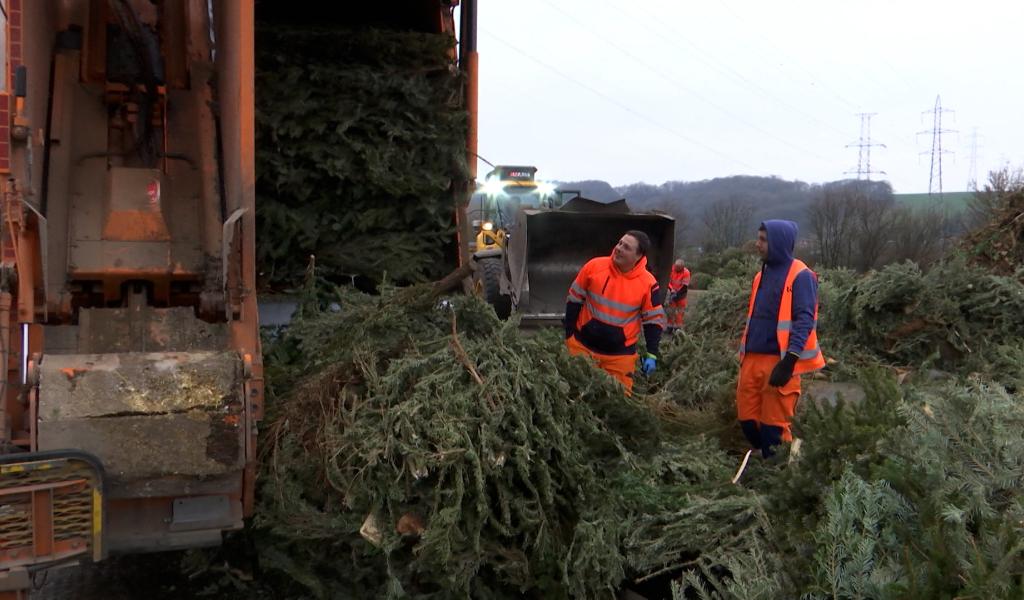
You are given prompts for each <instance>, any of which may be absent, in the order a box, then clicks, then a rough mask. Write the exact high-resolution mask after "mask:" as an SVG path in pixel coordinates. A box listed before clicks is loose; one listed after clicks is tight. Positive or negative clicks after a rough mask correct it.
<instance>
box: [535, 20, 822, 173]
mask: <svg viewBox="0 0 1024 600" xmlns="http://www.w3.org/2000/svg"><path fill="white" fill-rule="evenodd" d="M540 1H541V2H542V3H544V4H546V5H547V6H548V7H549V8H551V9H552V10H554V11H556V12H558V13H560V14H562V15H563V16H564V17H565V18H567V19H569V20H570V21H573V22H575V23H576V24H577V25H578V26H579V27H580V28H581V29H583V30H584V31H586V32H587V33H589V34H591V35H593V36H594V37H596V38H597V39H598V40H600V41H601V43H603V44H606V45H608V46H610V47H612V48H615V49H616V50H618V51H619V52H621V53H622V54H623V55H624V56H627V57H629V58H630V59H632V60H633V61H634V62H636V63H638V64H640V65H642V66H643V67H645V68H646V69H648V70H649V71H651V72H652V73H654V74H655V75H658V76H659V77H661V78H662V79H664V80H665V81H668V82H669V83H671V84H673V85H674V86H676V87H677V88H678V89H680V90H681V91H683V92H685V93H687V94H689V95H691V96H693V97H695V98H697V99H698V100H701V101H702V102H704V103H706V104H707V105H708V106H710V107H711V108H714V109H715V110H717V111H718V112H720V113H722V114H724V115H725V116H727V117H729V118H730V119H733V120H735V121H738V122H740V123H742V124H744V125H746V126H747V127H749V128H751V129H753V130H755V131H758V132H760V133H762V134H764V135H766V136H768V137H770V138H772V139H774V140H775V141H777V142H779V143H781V144H784V145H786V146H789V147H790V148H792V149H794V150H796V151H797V152H801V153H803V154H806V155H808V156H810V157H812V158H816V159H818V160H820V161H822V162H826V163H830V164H831V161H829V160H828V159H826V158H824V157H822V156H821V155H820V154H817V153H815V152H812V151H810V150H807V149H806V148H803V147H801V146H797V145H796V144H794V143H792V142H790V141H789V140H786V139H784V138H782V137H779V136H777V135H775V134H774V133H772V132H770V131H767V130H766V129H763V128H762V127H759V126H758V125H756V124H754V123H751V122H750V121H748V120H746V119H744V118H743V117H741V116H739V115H737V114H734V113H732V112H731V111H728V110H726V109H724V108H722V107H721V106H719V105H718V104H716V103H715V102H714V101H712V100H711V99H709V98H707V97H705V96H704V95H703V94H700V93H699V92H697V91H695V90H692V89H690V88H688V87H686V86H685V85H683V84H682V83H680V82H679V81H678V80H677V79H675V78H674V77H673V76H672V75H671V74H670V73H666V72H665V71H662V70H661V69H658V68H656V67H654V66H652V65H650V64H649V63H647V62H646V61H644V60H643V59H642V58H640V57H639V56H637V55H636V54H634V53H632V52H630V51H629V50H627V49H626V48H623V47H622V46H620V45H618V44H616V43H615V42H613V41H611V40H609V39H607V38H606V37H605V36H602V35H601V34H599V33H597V32H595V31H593V30H592V29H590V28H589V27H587V26H586V24H584V23H583V22H582V21H580V20H579V19H577V18H576V17H575V16H573V15H572V14H570V13H568V12H565V11H564V10H562V9H561V8H559V7H557V6H555V5H554V4H552V3H551V2H549V1H548V0H540Z"/></svg>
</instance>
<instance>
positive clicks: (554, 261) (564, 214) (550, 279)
mask: <svg viewBox="0 0 1024 600" xmlns="http://www.w3.org/2000/svg"><path fill="white" fill-rule="evenodd" d="M631 229H637V230H640V231H643V232H644V233H646V234H647V235H648V236H650V238H651V252H650V255H649V256H648V257H647V261H648V262H647V268H648V269H649V270H650V271H651V272H652V273H653V274H654V276H655V277H656V278H657V279H658V282H659V284H660V285H661V287H662V289H664V288H665V287H666V286H667V285H668V277H669V270H670V269H671V267H672V261H673V260H674V256H673V252H674V241H675V220H674V219H673V218H672V217H670V216H667V215H663V214H640V213H631V212H630V211H629V207H628V206H627V205H626V202H625V201H624V200H619V201H617V202H613V203H610V204H604V203H600V202H594V201H592V200H587V199H584V198H574V199H572V200H570V201H569V202H567V203H566V204H565V205H564V206H563V207H562V208H560V209H558V210H521V211H519V214H518V218H517V220H516V227H515V229H514V230H513V233H512V234H511V236H510V238H509V241H508V246H507V252H506V257H507V260H508V271H507V276H508V278H509V281H508V288H509V289H508V291H509V293H510V295H511V296H512V301H513V304H514V309H515V311H516V312H518V313H519V314H520V315H521V316H522V319H523V322H524V323H527V324H534V325H541V324H554V323H556V322H560V321H561V320H562V318H563V317H564V316H565V300H566V295H567V294H568V291H569V286H570V285H571V284H572V281H573V279H574V278H575V277H576V274H577V273H578V272H579V270H580V268H581V267H582V266H583V265H584V264H585V263H586V262H587V261H588V260H590V259H591V258H594V257H595V256H607V255H609V254H610V253H611V251H612V248H614V247H615V244H616V243H617V242H618V241H619V239H620V238H621V237H622V234H624V233H626V232H627V231H629V230H631Z"/></svg>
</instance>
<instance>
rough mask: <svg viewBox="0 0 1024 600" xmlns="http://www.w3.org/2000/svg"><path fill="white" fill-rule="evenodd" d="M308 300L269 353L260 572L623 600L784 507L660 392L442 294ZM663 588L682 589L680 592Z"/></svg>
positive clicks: (722, 557)
mask: <svg viewBox="0 0 1024 600" xmlns="http://www.w3.org/2000/svg"><path fill="white" fill-rule="evenodd" d="M337 301H338V303H339V304H340V307H341V308H340V310H338V311H337V312H332V311H329V310H328V311H319V310H317V309H315V308H311V307H307V308H305V309H304V312H303V314H302V315H301V318H300V319H299V320H298V322H297V323H296V324H295V325H294V326H293V327H292V328H291V330H290V331H289V332H288V334H287V336H286V337H285V338H283V339H282V340H281V341H280V342H278V343H277V344H276V345H275V347H274V352H273V353H271V354H270V355H269V356H268V359H269V362H270V363H271V364H272V365H274V370H272V371H270V372H269V373H268V375H269V376H270V379H271V381H272V382H273V385H274V392H275V394H276V395H277V396H278V397H279V399H280V401H279V403H278V404H277V407H276V414H275V415H274V419H273V424H272V425H271V427H270V428H269V429H268V430H267V431H266V433H265V435H264V439H263V444H264V447H265V448H266V449H267V450H266V455H265V456H264V460H263V464H264V472H263V477H262V480H261V490H260V498H261V500H260V506H259V511H258V515H259V516H258V519H257V523H256V524H257V530H258V535H259V543H258V545H259V548H260V552H261V565H262V567H263V568H264V569H268V570H271V571H272V572H277V573H279V574H282V573H283V574H287V578H286V579H287V581H289V582H290V583H288V584H285V585H283V590H287V591H291V592H293V593H295V594H296V595H301V594H303V593H306V594H308V593H313V594H314V595H315V596H316V597H321V598H332V597H340V595H344V594H349V595H351V596H352V597H385V596H386V595H391V596H393V597H414V598H447V597H488V598H519V597H523V596H524V595H526V596H528V597H536V598H556V597H574V598H593V597H608V596H610V595H611V594H612V593H613V591H614V590H616V589H618V588H619V587H621V585H622V584H623V582H624V581H629V580H637V579H642V578H643V577H644V576H650V575H654V574H657V573H659V572H661V571H663V570H664V571H665V572H666V573H678V572H680V570H681V569H682V566H683V565H689V567H690V568H692V569H693V572H694V573H698V574H701V573H703V574H704V575H703V577H706V578H711V577H715V576H716V573H719V572H721V571H722V570H723V569H725V570H727V569H728V564H730V561H742V560H744V559H743V557H745V556H747V557H749V556H751V555H752V553H755V552H758V551H759V550H758V549H759V548H760V546H761V544H762V543H763V540H764V534H765V530H766V527H767V526H768V519H767V516H766V514H765V512H764V510H763V508H762V506H761V503H760V500H759V498H758V497H757V496H756V495H755V494H753V493H751V492H750V491H748V490H745V489H743V488H740V487H737V486H734V485H732V484H731V483H729V478H730V477H731V474H732V469H733V467H734V465H733V460H732V458H731V457H730V456H728V455H727V454H726V453H724V452H722V451H721V450H720V449H719V448H718V447H717V444H716V443H715V442H714V441H712V440H710V439H709V438H706V437H701V436H694V437H688V438H679V439H668V438H666V437H665V434H664V433H663V428H664V426H665V423H663V422H662V419H661V418H660V417H659V414H658V412H657V411H655V410H652V409H651V407H650V406H648V405H647V403H646V401H645V398H643V397H640V396H638V397H635V398H632V399H630V398H626V397H624V396H623V394H622V393H621V390H620V389H619V388H618V387H617V384H615V383H614V382H613V381H612V380H611V379H610V378H609V377H607V376H606V375H604V374H603V373H601V372H599V371H595V370H594V369H593V367H592V365H590V364H589V363H588V362H587V361H585V360H583V359H581V358H570V357H569V356H568V355H567V354H566V353H565V352H563V351H562V342H561V339H560V336H559V335H558V334H557V332H553V331H548V332H544V333H542V334H541V335H533V336H528V337H527V336H524V335H523V334H522V333H521V332H520V331H519V329H518V327H517V324H516V323H515V322H501V321H499V320H498V319H497V318H496V317H495V316H494V313H493V311H492V310H491V309H490V308H489V307H488V306H487V305H486V304H484V303H482V302H481V301H479V300H478V299H476V298H470V297H456V298H450V299H439V298H437V297H436V296H435V295H434V294H432V293H431V288H429V287H426V286H424V287H418V288H408V289H405V290H400V291H397V290H387V291H385V292H384V293H383V294H382V295H380V296H366V295H361V294H358V293H343V294H342V295H341V296H339V297H338V298H337ZM661 585H662V586H663V587H664V588H665V589H666V590H667V589H668V587H667V586H668V584H667V583H666V582H665V581H663V582H661Z"/></svg>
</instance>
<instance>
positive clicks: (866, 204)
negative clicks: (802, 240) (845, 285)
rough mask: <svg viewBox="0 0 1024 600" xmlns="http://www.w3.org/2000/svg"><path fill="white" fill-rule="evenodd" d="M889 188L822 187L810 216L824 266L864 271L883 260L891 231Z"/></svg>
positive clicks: (874, 185)
mask: <svg viewBox="0 0 1024 600" xmlns="http://www.w3.org/2000/svg"><path fill="white" fill-rule="evenodd" d="M893 205H894V201H893V196H892V188H891V187H889V185H888V184H886V183H884V182H864V181H842V182H836V183H833V184H828V185H826V186H824V187H823V188H821V190H820V191H819V192H818V197H817V198H816V199H815V201H814V202H813V203H812V204H811V207H810V208H809V209H808V210H809V213H810V214H809V217H810V221H811V227H812V229H813V230H814V234H815V237H816V239H817V243H818V254H819V259H820V261H821V263H822V265H823V266H826V267H853V268H856V269H858V270H860V271H867V270H868V269H871V268H872V267H874V266H876V265H877V264H878V262H879V261H880V260H881V259H882V256H883V254H884V252H885V249H886V245H887V244H888V243H889V238H890V235H891V231H892V222H891V219H890V212H891V211H892V209H893Z"/></svg>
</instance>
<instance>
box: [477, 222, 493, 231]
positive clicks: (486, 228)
mask: <svg viewBox="0 0 1024 600" xmlns="http://www.w3.org/2000/svg"><path fill="white" fill-rule="evenodd" d="M480 229H483V230H484V231H494V223H491V222H490V221H485V222H484V224H483V225H481V226H480Z"/></svg>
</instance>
